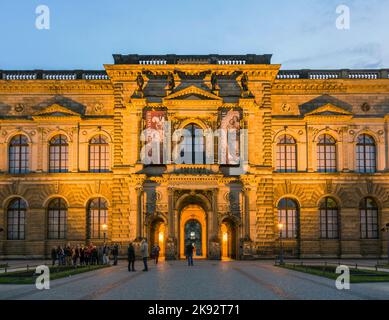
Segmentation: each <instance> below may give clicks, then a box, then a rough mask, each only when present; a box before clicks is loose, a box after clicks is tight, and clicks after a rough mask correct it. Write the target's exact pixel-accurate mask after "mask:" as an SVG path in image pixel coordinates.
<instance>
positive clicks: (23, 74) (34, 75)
mask: <svg viewBox="0 0 389 320" xmlns="http://www.w3.org/2000/svg"><path fill="white" fill-rule="evenodd" d="M108 79H109V77H108V75H107V73H106V72H105V71H104V70H91V71H84V70H69V71H68V70H66V71H47V70H31V71H18V70H17V71H13V70H1V71H0V80H108Z"/></svg>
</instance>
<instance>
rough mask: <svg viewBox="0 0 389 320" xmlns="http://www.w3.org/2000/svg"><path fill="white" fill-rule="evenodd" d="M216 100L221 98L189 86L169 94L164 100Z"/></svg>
mask: <svg viewBox="0 0 389 320" xmlns="http://www.w3.org/2000/svg"><path fill="white" fill-rule="evenodd" d="M173 99H174V100H217V101H220V100H222V98H220V97H218V96H217V95H215V94H213V93H211V92H208V91H206V90H204V89H201V88H199V87H196V86H194V85H191V86H189V87H187V88H185V89H182V90H179V91H176V92H174V93H171V94H169V95H168V96H167V97H166V98H165V100H173Z"/></svg>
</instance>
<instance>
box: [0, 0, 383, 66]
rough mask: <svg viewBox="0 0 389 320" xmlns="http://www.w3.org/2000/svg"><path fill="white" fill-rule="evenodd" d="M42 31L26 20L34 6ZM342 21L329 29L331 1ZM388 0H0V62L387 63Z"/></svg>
mask: <svg viewBox="0 0 389 320" xmlns="http://www.w3.org/2000/svg"><path fill="white" fill-rule="evenodd" d="M42 4H43V5H47V6H48V7H49V9H50V29H49V30H38V29H37V28H36V27H35V19H36V17H37V14H36V13H35V9H36V7H37V6H38V5H42ZM341 4H345V5H347V6H348V7H349V8H350V13H351V28H350V29H349V30H338V29H337V28H336V24H335V22H336V19H337V17H338V14H337V13H336V8H337V6H339V5H341ZM388 34H389V0H347V1H343V2H342V1H337V0H294V1H291V0H273V1H262V0H235V1H230V0H196V1H194V0H159V1H157V0H144V1H133V0H111V1H107V0H82V1H80V0H78V1H76V0H66V1H65V0H62V1H61V0H39V1H34V0H12V1H11V0H1V4H0V39H1V40H0V69H8V70H10V69H103V64H110V63H113V59H112V54H113V53H121V54H128V53H138V54H167V53H175V54H209V53H218V54H246V53H256V54H263V53H272V54H273V59H272V62H273V63H280V64H282V68H284V69H293V68H297V69H303V68H304V69H308V68H311V69H313V68H320V69H328V68H388V67H389V37H388Z"/></svg>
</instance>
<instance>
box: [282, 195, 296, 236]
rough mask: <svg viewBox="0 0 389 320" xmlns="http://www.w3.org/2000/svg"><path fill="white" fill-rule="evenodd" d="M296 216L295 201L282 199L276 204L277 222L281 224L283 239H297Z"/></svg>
mask: <svg viewBox="0 0 389 320" xmlns="http://www.w3.org/2000/svg"><path fill="white" fill-rule="evenodd" d="M298 215H299V209H298V205H297V203H296V201H294V200H293V199H289V198H283V199H281V200H280V202H279V203H278V222H279V223H282V225H283V228H282V230H281V236H282V237H283V238H290V239H293V238H297V237H298Z"/></svg>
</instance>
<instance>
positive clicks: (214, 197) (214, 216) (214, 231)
mask: <svg viewBox="0 0 389 320" xmlns="http://www.w3.org/2000/svg"><path fill="white" fill-rule="evenodd" d="M218 195H219V189H218V188H215V189H214V190H213V194H212V236H213V237H214V236H215V237H216V236H217V234H218V232H219V230H218V229H219V225H218V201H217V200H218V199H217V198H218ZM210 222H211V221H210Z"/></svg>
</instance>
